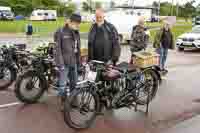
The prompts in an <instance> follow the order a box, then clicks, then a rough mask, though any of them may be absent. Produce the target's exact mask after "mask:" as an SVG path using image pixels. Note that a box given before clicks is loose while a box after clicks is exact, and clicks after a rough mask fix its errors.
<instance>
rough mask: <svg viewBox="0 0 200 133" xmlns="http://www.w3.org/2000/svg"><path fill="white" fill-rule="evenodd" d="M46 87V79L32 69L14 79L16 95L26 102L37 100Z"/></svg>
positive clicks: (30, 102)
mask: <svg viewBox="0 0 200 133" xmlns="http://www.w3.org/2000/svg"><path fill="white" fill-rule="evenodd" d="M46 89H47V85H46V80H45V79H44V78H43V77H42V76H39V75H38V74H37V73H35V72H33V71H28V72H26V73H24V74H23V75H21V76H19V78H18V80H17V81H16V86H15V94H16V97H17V98H18V99H19V100H20V101H22V102H24V103H27V104H33V103H36V102H38V100H39V99H40V98H41V96H42V95H43V94H44V92H45V90H46Z"/></svg>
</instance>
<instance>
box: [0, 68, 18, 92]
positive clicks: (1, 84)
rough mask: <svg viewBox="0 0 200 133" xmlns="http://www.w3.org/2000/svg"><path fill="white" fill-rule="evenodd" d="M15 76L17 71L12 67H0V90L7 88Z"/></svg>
mask: <svg viewBox="0 0 200 133" xmlns="http://www.w3.org/2000/svg"><path fill="white" fill-rule="evenodd" d="M16 77H17V73H16V71H15V69H14V68H13V67H11V66H10V67H8V66H4V67H3V68H1V69H0V90H3V89H7V87H9V86H10V85H11V84H12V83H13V82H14V81H15V80H16Z"/></svg>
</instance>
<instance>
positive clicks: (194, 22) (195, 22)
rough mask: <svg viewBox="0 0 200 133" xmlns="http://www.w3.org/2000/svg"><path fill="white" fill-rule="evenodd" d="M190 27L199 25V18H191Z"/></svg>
mask: <svg viewBox="0 0 200 133" xmlns="http://www.w3.org/2000/svg"><path fill="white" fill-rule="evenodd" d="M192 25H193V26H196V25H200V16H196V17H195V18H193V20H192Z"/></svg>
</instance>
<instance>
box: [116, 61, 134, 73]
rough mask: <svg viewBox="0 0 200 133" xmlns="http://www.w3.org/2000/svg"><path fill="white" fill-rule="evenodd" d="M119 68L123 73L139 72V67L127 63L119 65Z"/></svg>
mask: <svg viewBox="0 0 200 133" xmlns="http://www.w3.org/2000/svg"><path fill="white" fill-rule="evenodd" d="M117 67H118V68H120V69H121V70H122V71H128V72H129V73H131V72H135V71H136V70H137V67H136V66H135V65H133V64H129V63H127V62H122V63H120V64H118V65H117Z"/></svg>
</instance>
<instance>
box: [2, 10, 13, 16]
mask: <svg viewBox="0 0 200 133" xmlns="http://www.w3.org/2000/svg"><path fill="white" fill-rule="evenodd" d="M1 12H2V13H3V14H6V15H12V12H11V11H1Z"/></svg>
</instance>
